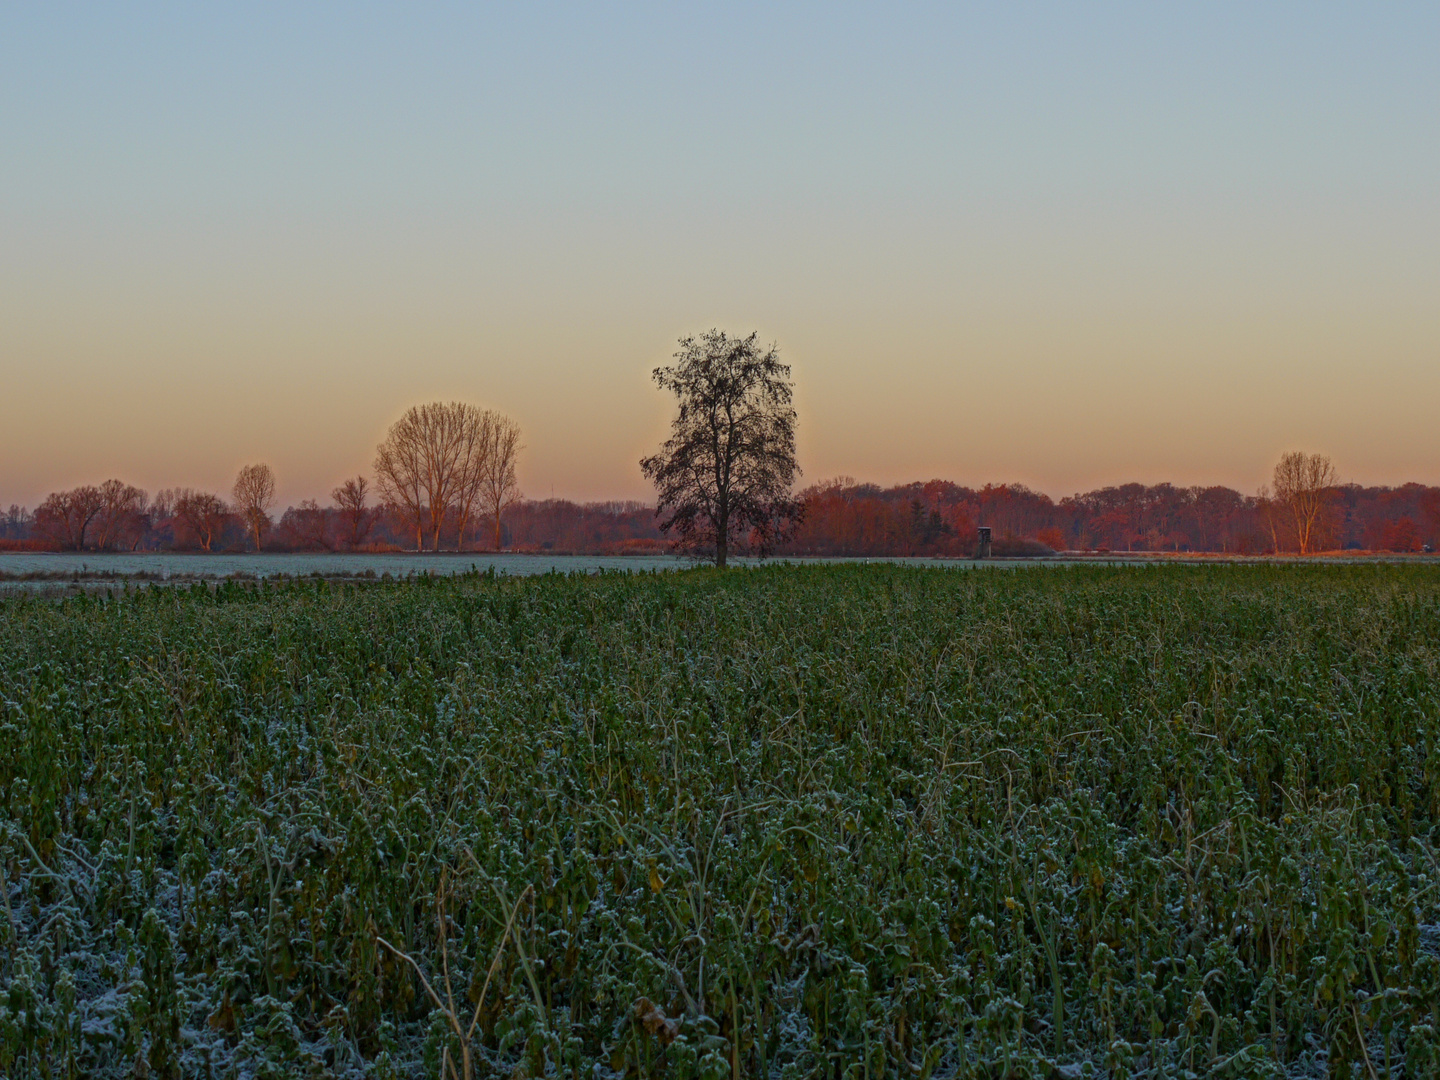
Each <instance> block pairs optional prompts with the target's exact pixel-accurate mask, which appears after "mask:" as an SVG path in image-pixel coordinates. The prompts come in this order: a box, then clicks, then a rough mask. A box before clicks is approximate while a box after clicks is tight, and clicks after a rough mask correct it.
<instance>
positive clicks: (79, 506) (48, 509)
mask: <svg viewBox="0 0 1440 1080" xmlns="http://www.w3.org/2000/svg"><path fill="white" fill-rule="evenodd" d="M104 505H105V500H104V498H103V497H102V496H101V494H100V489H99V488H97V487H95V486H93V485H88V484H87V485H86V486H84V487H77V488H72V489H71V490H69V491H56V492H53V493H51V494H50V495H47V496H46V497H45V501H44V502H42V503H41V504H40V505H39V506H37V507H36V508H35V531H36V532H38V533H40V535H41V536H44V537H46V538H47V539H50V540H54V541H55V542H56V543H58V544H59V545H60V546H61V547H64V548H69V549H71V550H72V551H82V550H84V548H85V535H86V533H87V532H88V531H89V529H90V523H91V522H92V521H94V520H95V518H96V516H97V515H98V514H99V513H100V511H101V509H102V508H103V507H104Z"/></svg>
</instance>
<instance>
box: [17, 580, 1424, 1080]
mask: <svg viewBox="0 0 1440 1080" xmlns="http://www.w3.org/2000/svg"><path fill="white" fill-rule="evenodd" d="M1437 847H1440V572H1437V571H1436V570H1435V569H1432V568H1426V567H1414V566H1410V567H1400V566H1351V567H1333V566H1330V567H1327V566H1245V567H1238V566H1228V567H1227V566H1215V567H1156V568H1125V569H1104V568H1093V567H1085V568H1033V569H1027V570H1023V571H1016V572H1010V571H988V572H982V571H964V570H960V571H947V570H917V569H910V568H899V567H892V566H854V565H851V566H829V567H803V568H796V567H783V566H777V567H771V568H766V569H759V570H748V571H732V572H730V573H726V574H717V573H715V572H712V571H703V570H700V571H691V572H684V573H677V574H658V575H652V574H643V575H633V576H631V575H616V574H605V575H601V576H598V577H580V576H572V577H560V576H550V577H541V578H532V579H525V580H513V579H505V578H494V577H489V576H469V577H461V578H456V579H448V580H432V579H421V580H419V581H413V582H402V583H384V582H382V583H376V584H367V585H361V586H356V585H334V584H330V585H327V584H325V583H323V582H304V583H291V584H285V585H281V586H278V587H277V586H269V587H259V588H256V587H250V586H247V587H242V586H240V585H237V584H234V583H230V584H226V585H224V586H222V587H220V588H218V589H209V588H206V587H203V586H195V587H194V588H154V589H143V590H137V591H133V592H128V593H126V594H125V595H117V596H114V597H112V598H105V599H98V598H84V597H81V598H77V599H71V600H66V601H63V602H56V601H50V600H42V599H36V598H30V599H26V598H23V597H11V598H9V599H5V600H3V601H0V870H3V875H4V886H5V888H4V899H5V905H4V907H5V910H4V912H3V913H0V988H3V989H0V1075H4V1076H6V1077H30V1076H55V1077H62V1076H63V1077H71V1076H75V1077H79V1076H85V1077H92V1076H129V1075H139V1076H150V1077H171V1076H181V1075H184V1076H205V1077H208V1076H215V1077H248V1076H261V1077H295V1076H332V1075H338V1076H357V1077H358V1076H376V1077H393V1076H424V1077H442V1076H446V1077H456V1078H462V1080H463V1078H465V1077H467V1076H469V1077H480V1076H507V1077H509V1076H542V1075H546V1076H549V1075H553V1076H559V1077H577V1078H578V1077H585V1078H596V1077H611V1076H621V1075H630V1076H671V1077H686V1076H710V1077H735V1076H745V1077H757V1076H763V1077H806V1076H812V1077H832V1078H838V1077H857V1078H858V1077H865V1078H878V1077H884V1076H890V1077H898V1078H910V1077H926V1076H934V1077H949V1076H959V1077H1004V1076H1016V1077H1021V1076H1034V1077H1048V1076H1062V1077H1071V1076H1082V1075H1090V1074H1091V1073H1092V1072H1093V1073H1094V1074H1095V1075H1107V1074H1108V1075H1110V1076H1115V1077H1126V1076H1129V1077H1162V1076H1163V1077H1184V1076H1224V1077H1260V1076H1327V1075H1328V1076H1332V1077H1335V1076H1345V1077H1350V1076H1363V1077H1369V1078H1378V1077H1385V1076H1400V1075H1403V1076H1406V1077H1412V1078H1413V1077H1433V1076H1436V1075H1440V1035H1437V1030H1440V1021H1437V1012H1440V863H1437Z"/></svg>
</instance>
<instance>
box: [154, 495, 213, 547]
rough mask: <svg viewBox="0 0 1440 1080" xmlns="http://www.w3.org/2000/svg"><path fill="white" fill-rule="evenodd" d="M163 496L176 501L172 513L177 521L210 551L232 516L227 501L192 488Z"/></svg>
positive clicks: (201, 545)
mask: <svg viewBox="0 0 1440 1080" xmlns="http://www.w3.org/2000/svg"><path fill="white" fill-rule="evenodd" d="M162 494H164V495H166V496H168V497H170V498H173V499H174V504H173V507H172V512H173V514H174V517H175V521H176V522H178V523H179V524H180V525H181V526H182V527H184V528H185V529H187V530H188V531H189V532H190V533H191V534H192V535H193V536H194V537H195V540H196V542H197V543H198V544H199V545H200V547H201V548H202V549H203V550H204V551H209V550H210V547H211V545H212V544H214V542H215V537H216V536H217V535H219V533H220V530H221V529H223V528H224V527H225V519H226V517H228V516H229V514H230V508H229V507H228V506H226V505H225V500H224V499H222V498H220V496H219V495H212V494H211V493H210V492H208V491H195V490H193V489H191V488H179V489H177V490H175V491H171V492H164V493H162ZM157 501H158V496H157Z"/></svg>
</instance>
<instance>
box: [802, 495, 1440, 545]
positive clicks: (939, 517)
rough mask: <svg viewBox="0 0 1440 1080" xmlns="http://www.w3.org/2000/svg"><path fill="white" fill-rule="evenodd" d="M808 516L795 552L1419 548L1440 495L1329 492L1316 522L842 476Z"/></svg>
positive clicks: (1190, 500) (1167, 503)
mask: <svg viewBox="0 0 1440 1080" xmlns="http://www.w3.org/2000/svg"><path fill="white" fill-rule="evenodd" d="M804 502H805V517H804V520H803V522H802V523H801V525H800V528H799V531H798V532H797V534H796V536H795V539H794V540H793V541H792V542H791V543H790V544H789V545H787V547H786V550H787V551H788V552H789V553H792V554H807V555H939V556H944V555H950V556H964V555H968V554H970V553H971V552H973V550H974V547H975V538H976V532H977V529H978V527H979V526H981V525H985V526H989V527H990V528H991V530H992V532H993V535H994V537H995V545H994V553H995V554H997V555H1007V554H1008V555H1026V554H1040V553H1044V552H1045V551H1101V552H1104V551H1110V552H1134V551H1165V552H1187V551H1189V552H1228V553H1233V554H1264V553H1267V552H1293V551H1298V550H1300V548H1301V546H1302V538H1301V533H1302V530H1303V529H1305V528H1306V527H1307V525H1308V527H1309V528H1310V529H1311V535H1309V536H1308V537H1306V538H1305V544H1304V546H1305V547H1306V548H1307V549H1308V550H1311V551H1327V550H1328V551H1335V550H1369V551H1389V552H1412V551H1422V550H1425V548H1426V546H1427V545H1428V546H1429V547H1430V548H1432V549H1433V548H1435V547H1437V546H1440V488H1437V487H1426V486H1424V485H1422V484H1405V485H1403V486H1401V487H1396V488H1392V487H1362V486H1360V485H1358V484H1343V485H1330V486H1326V487H1324V488H1323V489H1322V490H1320V491H1319V492H1318V493H1317V494H1316V496H1315V503H1316V505H1315V512H1314V520H1313V521H1309V522H1307V521H1305V520H1304V515H1303V512H1302V513H1301V516H1300V518H1299V521H1298V523H1297V511H1296V508H1295V505H1294V503H1295V499H1294V496H1293V494H1291V493H1290V492H1282V493H1280V494H1272V493H1271V492H1270V491H1268V490H1267V491H1263V492H1262V493H1260V494H1258V495H1242V494H1241V493H1240V492H1238V491H1235V490H1233V489H1232V488H1227V487H1218V486H1216V487H1176V486H1175V485H1173V484H1154V485H1145V484H1123V485H1120V486H1118V487H1106V488H1099V489H1097V490H1095V491H1089V492H1085V493H1083V494H1077V495H1073V496H1069V497H1067V498H1063V499H1060V500H1058V501H1056V500H1054V499H1051V498H1050V497H1049V496H1048V495H1044V494H1042V493H1040V492H1038V491H1032V490H1030V489H1029V488H1027V487H1025V486H1024V485H1023V484H999V485H990V484H987V485H986V486H984V487H983V488H978V489H977V488H968V487H962V486H960V485H958V484H952V483H950V482H948V481H944V480H932V481H930V482H929V483H926V484H921V483H914V484H904V485H899V486H896V487H889V488H881V487H878V486H876V485H874V484H860V483H857V482H855V481H854V480H851V479H849V478H847V477H841V478H839V479H836V480H832V481H829V482H827V483H824V484H818V485H816V486H814V487H811V488H809V489H808V490H807V491H805V492H804Z"/></svg>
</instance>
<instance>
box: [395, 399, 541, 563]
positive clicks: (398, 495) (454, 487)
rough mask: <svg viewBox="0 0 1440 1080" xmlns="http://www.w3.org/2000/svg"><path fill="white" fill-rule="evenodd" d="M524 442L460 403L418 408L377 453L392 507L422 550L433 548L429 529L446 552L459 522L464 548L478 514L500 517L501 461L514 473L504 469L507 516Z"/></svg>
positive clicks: (504, 423) (507, 425) (506, 425)
mask: <svg viewBox="0 0 1440 1080" xmlns="http://www.w3.org/2000/svg"><path fill="white" fill-rule="evenodd" d="M512 433H513V434H512ZM518 439H519V429H518V428H516V427H515V425H514V424H513V423H512V422H511V421H509V420H507V419H505V418H504V417H502V416H500V415H499V414H497V413H494V412H491V411H487V410H481V409H479V408H477V407H476V406H474V405H468V404H465V403H463V402H458V401H452V402H432V403H431V404H428V405H416V406H414V407H412V408H411V409H409V410H408V411H407V412H406V413H405V415H404V416H402V417H401V418H400V419H399V420H397V421H396V422H395V423H394V424H393V425H391V427H390V430H389V431H388V432H387V433H386V435H385V441H384V442H382V443H381V444H380V446H379V447H378V448H377V450H376V456H375V474H376V479H377V481H378V483H379V487H380V494H381V496H382V497H383V498H384V500H385V501H386V502H387V503H389V504H390V505H392V506H394V507H395V508H396V509H397V510H399V511H400V512H401V514H402V515H403V516H404V517H405V518H406V520H407V521H409V522H410V524H411V525H412V526H413V527H414V529H415V546H416V548H417V549H419V548H423V547H424V546H425V533H426V531H427V529H428V531H429V534H430V542H431V547H432V548H433V550H436V551H439V550H440V539H441V533H442V531H443V530H444V528H445V522H446V520H447V518H448V517H449V516H450V515H451V514H454V515H455V517H456V519H457V522H458V537H457V544H463V542H464V538H465V530H466V528H467V527H468V525H469V520H470V516H471V514H472V513H473V511H474V508H475V506H476V505H477V504H478V505H479V506H481V507H482V508H486V509H490V510H492V511H493V510H494V508H495V506H496V495H495V492H496V490H497V488H496V479H495V475H494V469H493V467H492V461H493V458H494V455H495V454H496V453H500V454H501V455H502V456H503V457H504V458H505V463H506V465H507V466H508V467H507V468H502V469H501V479H502V481H503V482H501V483H500V484H499V488H498V490H499V496H498V499H499V509H500V512H503V511H504V509H505V507H506V506H507V505H509V503H510V502H513V501H514V498H515V495H516V492H515V490H514V488H515V478H514V459H515V455H516V453H517V452H518V449H519V443H518Z"/></svg>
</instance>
